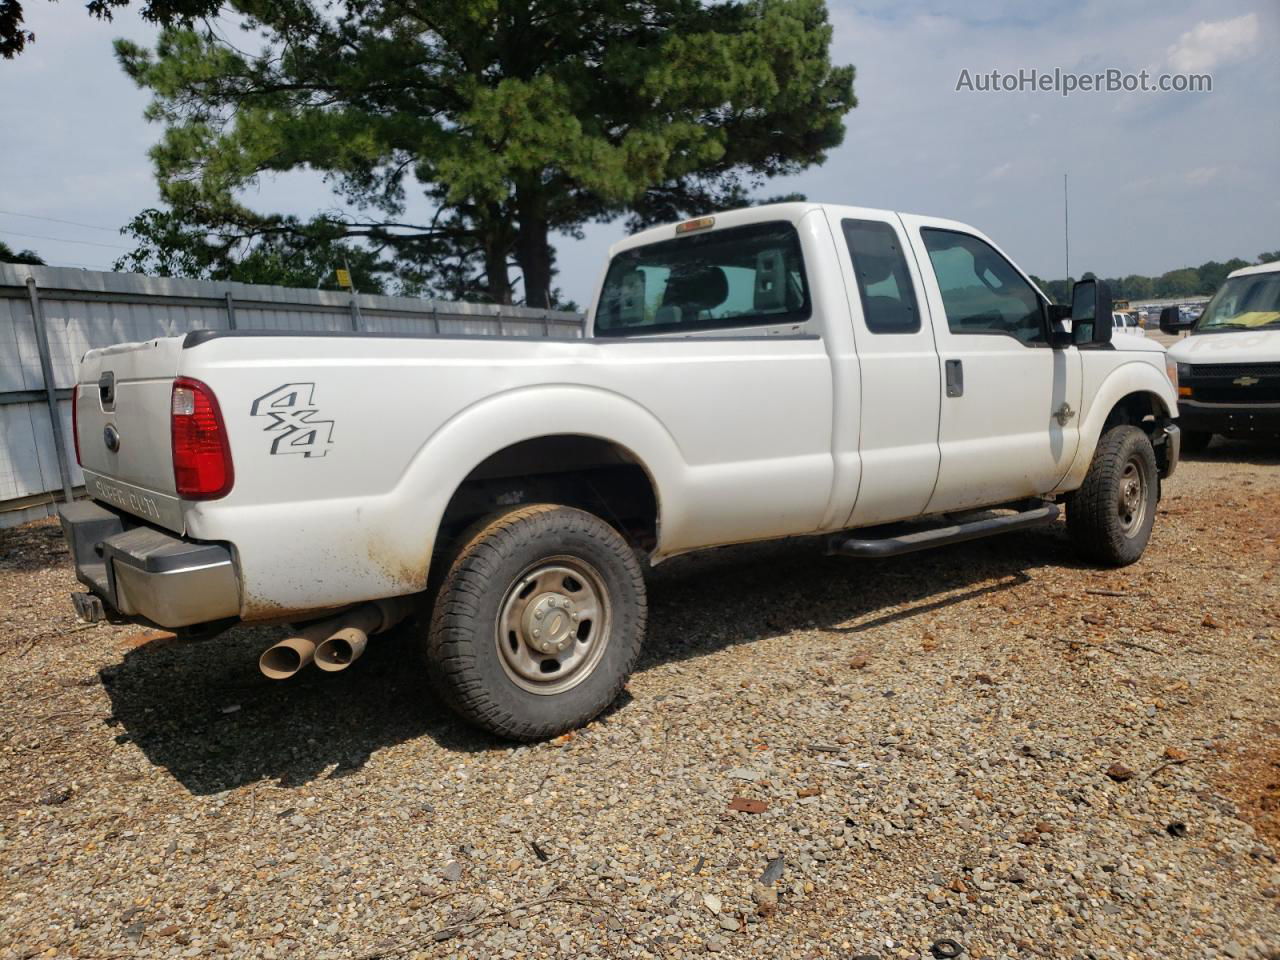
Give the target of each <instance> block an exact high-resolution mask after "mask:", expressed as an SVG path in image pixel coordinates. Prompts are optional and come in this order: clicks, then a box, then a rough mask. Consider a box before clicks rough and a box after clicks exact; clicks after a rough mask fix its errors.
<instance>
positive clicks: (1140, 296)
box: [1031, 250, 1280, 303]
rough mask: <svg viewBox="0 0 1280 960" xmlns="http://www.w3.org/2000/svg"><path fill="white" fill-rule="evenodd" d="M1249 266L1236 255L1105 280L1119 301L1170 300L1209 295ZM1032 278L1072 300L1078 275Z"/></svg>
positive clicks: (1088, 275)
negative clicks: (1222, 260)
mask: <svg viewBox="0 0 1280 960" xmlns="http://www.w3.org/2000/svg"><path fill="white" fill-rule="evenodd" d="M1274 260H1280V250H1273V251H1270V252H1268V253H1260V254H1258V259H1257V260H1256V261H1255V262H1256V263H1271V262H1272V261H1274ZM1249 266H1253V264H1252V263H1251V262H1250V261H1248V260H1241V259H1240V258H1239V257H1233V258H1231V259H1230V260H1228V261H1226V262H1225V263H1219V262H1218V261H1217V260H1210V261H1208V262H1207V263H1202V264H1200V266H1198V267H1179V268H1178V269H1176V270H1170V271H1168V272H1167V273H1162V274H1160V276H1158V277H1144V276H1143V275H1141V274H1138V273H1131V274H1129V275H1128V276H1126V277H1105V278H1103V279H1105V280H1106V282H1107V286H1109V287H1110V288H1111V295H1112V296H1113V297H1115V298H1116V299H1117V300H1169V299H1173V298H1176V297H1210V296H1213V294H1214V293H1216V292H1217V289H1218V287H1220V286H1222V282H1223V281H1224V280H1226V279H1227V275H1228V274H1230V273H1231V272H1232V271H1235V270H1239V269H1240V268H1241V267H1249ZM1096 277H1097V275H1096V274H1095V273H1093V271H1091V270H1086V271H1085V272H1084V274H1083V275H1082V276H1081V277H1080V279H1081V280H1093V279H1096ZM1031 279H1032V280H1034V281H1035V282H1036V284H1037V285H1038V286H1039V287H1040V289H1041V290H1043V291H1044V293H1045V295H1046V296H1048V297H1049V298H1050V299H1051V300H1052V301H1053V302H1054V303H1070V302H1071V285H1072V284H1073V283H1075V278H1073V277H1067V279H1065V280H1041V279H1040V278H1039V277H1037V276H1035V275H1034V274H1032V276H1031Z"/></svg>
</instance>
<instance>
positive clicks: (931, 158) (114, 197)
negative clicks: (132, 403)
mask: <svg viewBox="0 0 1280 960" xmlns="http://www.w3.org/2000/svg"><path fill="white" fill-rule="evenodd" d="M26 6H27V10H28V14H29V25H30V26H31V28H32V29H34V31H35V32H36V35H37V43H36V44H35V45H34V46H32V47H30V48H29V49H28V52H27V53H24V54H23V55H22V56H21V57H19V58H18V59H17V60H15V61H0V102H3V103H4V104H5V136H4V140H3V147H0V239H3V240H4V241H5V242H6V243H8V244H10V245H11V246H14V247H19V248H20V247H33V248H34V249H36V250H37V251H39V252H40V253H41V254H42V255H44V256H45V257H46V258H47V259H49V260H50V261H54V262H59V263H66V264H72V265H81V266H87V267H96V268H104V267H106V266H107V265H109V264H110V263H111V261H112V260H113V259H114V258H115V257H116V256H117V255H118V254H119V253H121V252H122V250H121V249H119V248H120V247H122V246H127V241H126V240H125V239H124V238H122V237H120V236H118V235H116V234H115V232H114V231H115V230H116V229H117V228H118V227H119V226H120V225H121V224H123V223H124V222H126V221H127V220H128V219H129V218H130V217H131V216H132V215H133V214H134V213H136V212H137V211H138V210H140V209H142V208H144V207H146V206H149V205H152V204H154V203H155V202H156V194H155V188H154V184H153V182H152V176H151V167H150V162H149V161H148V159H147V156H146V151H147V148H148V147H149V146H150V144H151V143H153V142H154V141H155V139H156V137H157V135H158V132H159V131H158V128H156V127H154V126H151V125H149V124H147V123H146V122H145V121H144V120H143V119H142V111H143V108H144V107H145V105H146V96H145V95H144V94H143V93H142V92H141V91H139V90H137V89H135V88H134V87H133V85H132V84H131V83H130V82H129V81H128V80H127V79H126V78H125V77H124V75H123V74H122V73H121V71H120V69H119V67H118V66H117V65H116V63H115V60H114V57H113V56H112V53H111V46H110V44H111V39H112V38H113V37H116V36H127V37H130V38H132V39H135V40H139V41H143V42H146V41H147V40H149V39H150V38H152V37H153V36H154V31H153V30H152V29H151V28H149V27H148V26H147V25H146V24H144V23H142V22H141V21H140V20H139V19H138V17H137V15H136V14H135V13H133V12H131V11H129V10H125V11H122V12H121V13H120V14H119V15H118V16H117V18H116V20H115V22H114V23H101V22H98V21H95V20H91V19H90V18H89V17H88V16H86V15H85V13H84V11H83V7H82V6H81V5H80V4H78V3H75V2H63V3H58V4H51V3H48V2H45V0H31V2H30V3H28V4H27V5H26ZM830 10H831V18H832V22H833V25H834V28H835V33H834V40H833V51H832V53H833V58H834V60H835V61H836V62H838V63H853V64H854V65H856V67H857V71H858V76H857V80H856V84H855V90H856V93H857V95H858V99H859V106H858V107H857V109H855V110H854V111H852V113H850V114H849V116H848V118H847V126H848V133H847V136H846V138H845V142H844V144H843V145H842V146H841V147H840V148H838V149H837V150H835V151H833V152H832V153H831V155H830V157H829V158H828V160H827V163H826V164H825V165H824V166H822V167H817V168H814V169H811V170H809V171H807V172H805V173H803V174H801V175H798V176H796V177H792V178H788V179H786V180H779V181H774V182H772V183H771V184H770V185H769V186H768V187H767V190H766V192H767V193H770V194H773V193H782V192H788V191H793V190H795V191H800V192H803V193H805V194H806V195H807V196H808V197H809V198H810V199H812V200H822V201H830V202H837V203H853V204H859V205H863V206H875V207H888V208H891V209H898V210H905V211H909V212H915V213H926V214H934V215H938V216H946V217H953V218H955V219H958V220H963V221H966V222H969V223H972V224H974V225H975V226H977V227H979V228H980V229H982V230H983V231H985V232H986V233H988V234H989V235H991V236H992V237H994V238H995V239H996V241H997V242H998V243H1000V245H1001V246H1002V247H1004V248H1005V250H1007V251H1008V252H1009V253H1010V254H1011V255H1012V256H1013V257H1014V258H1015V259H1016V260H1017V261H1018V262H1019V263H1020V264H1021V265H1022V266H1023V267H1024V268H1026V269H1027V270H1029V271H1030V272H1032V273H1035V274H1038V275H1040V276H1044V277H1046V278H1048V277H1059V276H1061V275H1062V273H1063V236H1062V233H1063V230H1062V175H1063V173H1068V174H1070V183H1071V271H1072V273H1073V274H1076V275H1079V273H1081V272H1082V271H1084V270H1094V271H1095V272H1098V273H1101V274H1105V275H1116V274H1125V273H1135V272H1136V273H1160V272H1163V271H1165V270H1169V269H1172V268H1174V267H1178V266H1183V265H1186V264H1192V265H1195V264H1199V263H1201V262H1203V261H1205V260H1209V259H1226V258H1228V257H1231V256H1241V257H1245V258H1246V259H1252V258H1253V257H1254V256H1255V255H1256V254H1258V253H1259V252H1261V251H1263V250H1275V249H1278V248H1280V226H1278V225H1280V189H1278V187H1280V179H1278V177H1277V174H1280V106H1278V105H1277V100H1276V93H1277V91H1280V57H1277V56H1276V55H1275V51H1276V49H1278V48H1280V5H1277V4H1276V2H1275V0H1214V2H1204V0H1171V2H1162V3H1137V2H1127V0H1119V2H1116V0H1112V2H1103V0H1074V2H1066V3H1059V4H1042V3H1037V4H1028V3H1025V2H1013V0H973V2H969V3H964V4H959V3H957V4H944V3H931V2H923V0H907V2H899V0H857V2H848V0H830ZM1055 67H1057V68H1061V69H1062V70H1065V71H1076V72H1093V71H1096V70H1105V69H1107V68H1109V67H1115V68H1118V69H1121V70H1127V71H1133V72H1137V71H1139V70H1142V69H1147V70H1149V71H1151V72H1152V74H1159V73H1162V72H1166V71H1177V70H1184V71H1194V72H1206V73H1209V74H1210V75H1211V76H1212V77H1213V91H1212V92H1211V93H1130V94H1124V93H1114V94H1113V93H1076V94H1075V95H1074V96H1072V97H1070V98H1063V97H1061V96H1060V95H1058V94H1056V93H1039V92H1020V93H998V94H992V93H978V92H964V91H961V92H957V91H956V89H955V88H956V83H957V79H958V78H959V76H960V74H961V71H962V70H966V69H967V70H969V71H970V73H971V74H977V73H983V72H989V71H991V70H993V69H996V70H1001V71H1005V72H1016V71H1017V70H1018V69H1019V68H1026V69H1031V68H1035V69H1038V70H1041V71H1052V70H1053V69H1054V68H1055ZM249 199H250V202H251V203H255V204H260V205H261V207H262V208H263V209H283V210H291V211H296V212H299V213H307V214H309V213H312V212H314V211H315V210H317V209H323V208H329V207H331V206H332V200H331V198H330V196H329V195H328V193H327V190H326V188H325V187H324V186H323V184H320V183H319V182H318V180H317V179H316V178H314V177H310V176H307V175H301V174H300V175H290V176H286V177H281V178H276V179H273V180H264V181H263V182H262V183H261V184H260V185H259V187H258V189H257V191H256V197H255V196H252V195H251V196H250V198H249ZM17 214H25V215H28V216H25V217H24V216H17ZM34 217H45V218H54V219H53V220H48V219H34ZM59 220H61V221H74V223H62V222H57V221H59ZM95 227H97V228H100V229H94V228H95ZM622 235H623V230H622V226H621V224H620V223H619V224H611V225H592V226H589V227H588V228H587V234H586V238H585V239H584V240H581V241H575V240H571V239H569V238H557V240H556V246H557V249H558V256H559V266H560V269H561V274H560V277H559V279H558V285H559V286H560V287H561V289H562V290H563V292H564V293H565V294H566V295H567V296H570V297H573V298H574V299H576V300H578V301H579V302H584V301H586V300H587V299H588V298H589V297H590V296H591V291H592V289H593V287H594V284H595V281H596V276H597V273H598V272H599V270H600V269H601V267H602V266H603V264H602V262H601V251H602V250H603V248H604V247H605V246H607V245H608V244H609V243H611V242H613V241H614V240H616V239H618V238H620V237H621V236H622ZM52 238H58V239H52ZM71 241H77V242H71Z"/></svg>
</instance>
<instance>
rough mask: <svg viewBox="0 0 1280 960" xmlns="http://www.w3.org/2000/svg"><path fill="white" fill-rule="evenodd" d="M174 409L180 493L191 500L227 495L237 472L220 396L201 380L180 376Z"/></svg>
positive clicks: (175, 478) (175, 470)
mask: <svg viewBox="0 0 1280 960" xmlns="http://www.w3.org/2000/svg"><path fill="white" fill-rule="evenodd" d="M170 413H171V415H170V422H171V424H172V432H173V481H174V484H175V485H176V487H177V489H178V496H180V497H183V498H184V499H187V500H213V499H215V498H217V497H222V496H225V495H226V494H227V493H228V492H230V490H231V484H232V483H233V482H234V481H235V473H234V471H233V470H232V468H231V445H230V444H229V443H228V442H227V428H226V426H225V425H224V424H223V422H222V411H221V410H219V409H218V399H217V397H215V396H214V395H213V391H212V390H210V389H209V388H208V386H206V385H205V384H203V383H201V382H200V381H199V380H190V379H188V378H187V377H178V379H176V380H174V381H173V402H172V406H171V411H170Z"/></svg>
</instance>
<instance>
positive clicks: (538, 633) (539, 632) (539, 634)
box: [533, 630, 542, 637]
mask: <svg viewBox="0 0 1280 960" xmlns="http://www.w3.org/2000/svg"><path fill="white" fill-rule="evenodd" d="M533 635H534V636H535V637H540V636H542V631H541V630H535V631H533Z"/></svg>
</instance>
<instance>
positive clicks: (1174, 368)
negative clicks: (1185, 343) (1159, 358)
mask: <svg viewBox="0 0 1280 960" xmlns="http://www.w3.org/2000/svg"><path fill="white" fill-rule="evenodd" d="M1183 366H1185V364H1181V363H1178V361H1176V360H1174V359H1173V358H1172V357H1165V358H1164V373H1165V376H1166V377H1168V378H1169V383H1170V384H1171V385H1172V386H1173V392H1174V393H1177V392H1178V375H1179V374H1181V373H1182V367H1183Z"/></svg>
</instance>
